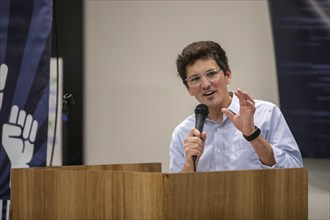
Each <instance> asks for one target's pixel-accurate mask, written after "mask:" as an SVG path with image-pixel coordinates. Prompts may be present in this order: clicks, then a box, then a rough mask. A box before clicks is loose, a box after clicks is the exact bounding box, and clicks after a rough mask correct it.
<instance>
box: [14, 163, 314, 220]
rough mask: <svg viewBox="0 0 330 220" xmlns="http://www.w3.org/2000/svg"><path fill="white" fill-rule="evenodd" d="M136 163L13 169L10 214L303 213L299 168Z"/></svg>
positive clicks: (162, 215) (158, 216)
mask: <svg viewBox="0 0 330 220" xmlns="http://www.w3.org/2000/svg"><path fill="white" fill-rule="evenodd" d="M137 167H138V168H137ZM142 167H143V168H141V167H139V165H128V168H127V167H126V165H122V166H118V165H114V166H111V165H109V166H108V165H96V166H81V167H75V166H71V167H69V169H68V167H61V168H32V169H13V170H12V173H11V178H12V179H11V184H12V185H11V187H12V191H11V210H10V215H11V216H10V217H11V219H290V220H291V219H307V216H308V213H307V210H308V209H307V187H308V185H307V183H308V180H307V169H304V168H302V169H273V170H246V171H225V172H207V173H189V174H184V173H178V174H163V173H160V172H136V170H143V171H146V170H156V169H158V168H160V166H159V167H158V168H157V165H156V166H155V167H153V166H149V165H142ZM150 167H153V168H150ZM111 169H113V170H114V169H121V170H123V169H124V170H126V169H128V170H134V171H113V170H111Z"/></svg>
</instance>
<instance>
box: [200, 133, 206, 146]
mask: <svg viewBox="0 0 330 220" xmlns="http://www.w3.org/2000/svg"><path fill="white" fill-rule="evenodd" d="M201 138H202V141H203V144H204V143H205V140H206V132H205V131H203V132H202V137H201Z"/></svg>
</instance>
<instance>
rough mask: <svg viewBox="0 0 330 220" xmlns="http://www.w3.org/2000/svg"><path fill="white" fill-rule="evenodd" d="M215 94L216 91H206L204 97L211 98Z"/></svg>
mask: <svg viewBox="0 0 330 220" xmlns="http://www.w3.org/2000/svg"><path fill="white" fill-rule="evenodd" d="M214 93H215V91H206V92H204V93H203V96H211V95H213V94H214Z"/></svg>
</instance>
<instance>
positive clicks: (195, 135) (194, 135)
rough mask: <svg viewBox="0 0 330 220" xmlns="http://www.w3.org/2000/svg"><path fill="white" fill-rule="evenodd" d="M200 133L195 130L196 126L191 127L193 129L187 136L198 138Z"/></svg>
mask: <svg viewBox="0 0 330 220" xmlns="http://www.w3.org/2000/svg"><path fill="white" fill-rule="evenodd" d="M200 135H201V133H200V132H199V130H197V129H196V128H193V129H192V130H191V131H190V133H189V135H188V137H198V138H199V137H200Z"/></svg>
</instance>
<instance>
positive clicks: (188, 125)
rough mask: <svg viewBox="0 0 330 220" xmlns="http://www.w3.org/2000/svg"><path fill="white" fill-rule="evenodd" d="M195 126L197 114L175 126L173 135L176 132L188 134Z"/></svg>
mask: <svg viewBox="0 0 330 220" xmlns="http://www.w3.org/2000/svg"><path fill="white" fill-rule="evenodd" d="M194 126H195V115H194V114H192V115H189V116H188V117H187V118H186V119H184V120H183V121H182V122H181V123H180V124H178V126H176V127H175V129H174V131H173V135H175V134H187V133H189V132H190V130H191V129H192V128H193V127H194Z"/></svg>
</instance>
